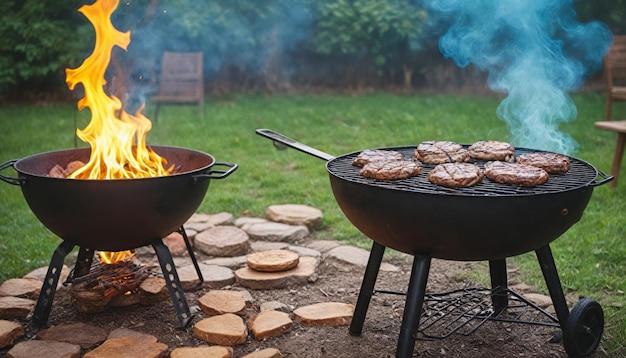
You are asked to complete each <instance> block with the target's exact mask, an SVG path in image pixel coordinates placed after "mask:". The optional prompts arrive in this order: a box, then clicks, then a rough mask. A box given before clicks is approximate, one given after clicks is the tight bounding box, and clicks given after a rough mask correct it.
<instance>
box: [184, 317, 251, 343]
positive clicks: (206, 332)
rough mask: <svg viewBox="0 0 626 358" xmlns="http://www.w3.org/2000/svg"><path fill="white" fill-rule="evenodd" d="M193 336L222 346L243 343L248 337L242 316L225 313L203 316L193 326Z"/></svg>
mask: <svg viewBox="0 0 626 358" xmlns="http://www.w3.org/2000/svg"><path fill="white" fill-rule="evenodd" d="M193 336H194V337H196V338H198V339H200V340H203V341H205V342H209V343H213V344H218V345H222V346H234V345H237V344H243V343H245V342H246V338H247V337H248V329H247V328H246V325H245V323H244V322H243V318H241V317H239V316H237V315H235V314H232V313H226V314H223V315H219V316H213V317H209V318H205V319H203V320H201V321H199V322H198V323H196V324H195V325H194V326H193Z"/></svg>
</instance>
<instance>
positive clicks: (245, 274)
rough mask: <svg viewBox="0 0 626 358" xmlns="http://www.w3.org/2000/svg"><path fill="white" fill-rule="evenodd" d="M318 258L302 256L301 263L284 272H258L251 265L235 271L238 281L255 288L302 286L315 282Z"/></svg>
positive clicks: (244, 285)
mask: <svg viewBox="0 0 626 358" xmlns="http://www.w3.org/2000/svg"><path fill="white" fill-rule="evenodd" d="M316 270H317V260H316V259H315V258H313V257H301V258H300V263H299V264H298V266H296V267H295V268H293V269H291V270H288V271H283V272H258V271H254V270H252V269H250V268H249V267H244V268H240V269H239V270H237V271H235V278H236V279H237V282H238V283H239V284H240V285H241V286H243V287H247V288H251V289H254V290H268V289H273V288H285V287H293V286H302V285H305V284H306V283H307V282H315V280H317V275H316Z"/></svg>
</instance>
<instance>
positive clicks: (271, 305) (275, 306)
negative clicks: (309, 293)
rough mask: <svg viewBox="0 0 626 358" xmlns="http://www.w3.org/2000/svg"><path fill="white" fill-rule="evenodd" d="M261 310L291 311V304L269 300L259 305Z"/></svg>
mask: <svg viewBox="0 0 626 358" xmlns="http://www.w3.org/2000/svg"><path fill="white" fill-rule="evenodd" d="M259 310H260V311H261V312H263V311H281V312H287V313H289V312H291V310H290V309H289V306H287V305H286V304H284V303H282V302H279V301H268V302H263V303H261V304H260V305H259Z"/></svg>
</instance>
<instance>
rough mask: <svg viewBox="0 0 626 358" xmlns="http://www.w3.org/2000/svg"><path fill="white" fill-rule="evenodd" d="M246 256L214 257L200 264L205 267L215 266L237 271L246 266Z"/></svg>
mask: <svg viewBox="0 0 626 358" xmlns="http://www.w3.org/2000/svg"><path fill="white" fill-rule="evenodd" d="M247 257H248V256H247V255H241V256H234V257H214V258H212V259H206V260H204V261H202V263H204V264H207V265H217V266H224V267H228V268H229V269H238V268H240V267H243V266H245V265H246V259H247Z"/></svg>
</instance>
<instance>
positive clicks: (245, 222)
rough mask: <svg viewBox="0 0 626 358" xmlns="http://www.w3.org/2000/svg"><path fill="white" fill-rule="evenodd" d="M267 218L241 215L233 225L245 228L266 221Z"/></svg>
mask: <svg viewBox="0 0 626 358" xmlns="http://www.w3.org/2000/svg"><path fill="white" fill-rule="evenodd" d="M267 221H268V220H267V219H263V218H256V217H251V216H242V217H240V218H238V219H237V220H235V226H236V227H238V228H241V229H243V230H246V228H248V227H249V226H250V225H254V224H258V223H266V222H267Z"/></svg>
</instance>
